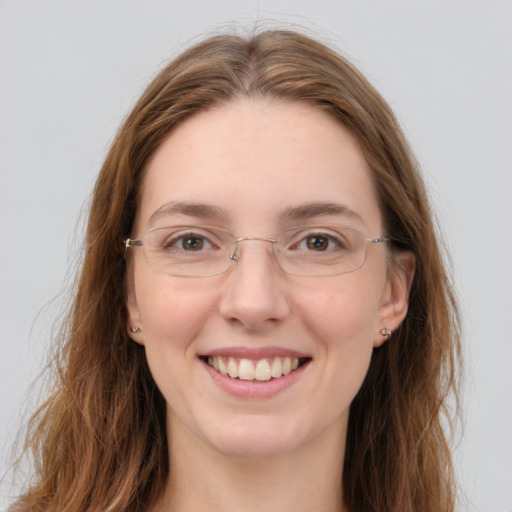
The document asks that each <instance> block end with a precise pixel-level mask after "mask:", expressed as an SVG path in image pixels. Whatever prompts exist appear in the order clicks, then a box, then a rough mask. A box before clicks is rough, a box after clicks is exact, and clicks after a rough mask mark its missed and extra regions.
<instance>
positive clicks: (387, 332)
mask: <svg viewBox="0 0 512 512" xmlns="http://www.w3.org/2000/svg"><path fill="white" fill-rule="evenodd" d="M379 332H380V333H381V334H382V336H385V337H386V340H389V338H391V331H390V330H389V329H386V328H385V327H384V329H381V330H380V331H379Z"/></svg>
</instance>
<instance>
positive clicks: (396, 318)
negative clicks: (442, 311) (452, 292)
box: [374, 252, 416, 347]
mask: <svg viewBox="0 0 512 512" xmlns="http://www.w3.org/2000/svg"><path fill="white" fill-rule="evenodd" d="M415 268H416V258H415V257H414V254H412V253H411V252H400V253H397V254H394V255H393V262H392V268H391V269H390V272H389V277H388V280H387V282H386V286H385V288H384V291H383V294H382V298H381V303H380V307H379V317H378V332H377V333H376V337H375V341H374V346H375V347H380V346H381V345H382V344H383V343H384V342H385V341H386V340H387V339H388V337H387V336H383V335H382V334H381V333H380V330H381V329H389V330H390V331H391V332H393V331H395V330H396V329H398V327H399V326H400V324H401V323H402V321H403V319H404V318H405V315H406V314H407V310H408V308H409V293H410V291H411V285H412V282H413V279H414V271H415Z"/></svg>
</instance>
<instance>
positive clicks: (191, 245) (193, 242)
mask: <svg viewBox="0 0 512 512" xmlns="http://www.w3.org/2000/svg"><path fill="white" fill-rule="evenodd" d="M181 246H182V248H183V250H184V251H200V250H201V249H203V247H204V238H200V237H197V236H195V237H188V238H183V240H182V242H181Z"/></svg>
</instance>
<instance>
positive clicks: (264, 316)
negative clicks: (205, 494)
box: [219, 238, 290, 331]
mask: <svg viewBox="0 0 512 512" xmlns="http://www.w3.org/2000/svg"><path fill="white" fill-rule="evenodd" d="M233 258H234V260H235V261H236V265H234V268H233V269H232V270H231V271H230V272H229V273H228V274H227V276H226V280H225V281H224V287H223V290H222V297H221V299H220V302H219V311H220V313H221V315H222V317H223V318H224V319H225V320H227V321H229V322H231V323H235V324H239V325H241V326H243V327H245V328H246V329H248V330H253V331H257V330H265V329H267V328H269V327H271V326H274V325H276V324H277V323H279V322H280V321H282V320H284V319H285V318H286V317H287V316H288V314H289V313H290V306H289V301H288V297H287V290H286V283H285V280H284V276H283V275H282V271H281V270H280V269H279V267H278V266H277V264H276V262H275V260H274V256H273V254H272V240H271V239H262V238H245V239H243V240H240V241H239V244H238V247H237V250H236V253H235V254H234V255H233Z"/></svg>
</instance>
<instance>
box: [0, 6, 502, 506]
mask: <svg viewBox="0 0 512 512" xmlns="http://www.w3.org/2000/svg"><path fill="white" fill-rule="evenodd" d="M273 23H274V24H278V25H281V26H282V25H283V24H285V25H288V24H292V25H293V26H295V27H297V26H298V27H305V28H307V29H308V30H312V31H313V32H314V33H316V34H318V35H319V36H320V37H321V38H323V39H324V40H325V41H327V42H328V43H329V42H330V43H332V44H334V45H336V46H337V47H338V48H339V49H341V51H343V52H344V53H345V54H346V55H348V56H349V57H350V58H351V60H352V61H353V62H354V63H355V64H356V65H357V66H359V67H360V68H361V69H362V70H363V71H364V72H365V73H366V75H367V76H368V77H369V78H370V80H371V81H372V82H373V83H374V84H375V85H376V86H377V88H378V89H379V90H380V91H381V92H382V93H383V95H384V96H385V97H386V98H387V99H388V100H389V101H390V103H391V105H392V106H393V108H394V109H395V111H396V112H397V115H398V117H399V119H400V120H401V122H402V124H403V127H404V129H405V132H406V134H407V135H408V137H409V140H410V142H411V144H412V146H413V148H414V150H415V152H416V154H417V156H418V159H419V160H420V162H421V164H422V166H423V168H424V171H425V177H426V180H427V182H428V184H429V186H430V188H431V194H432V199H433V201H434V204H435V207H436V210H437V213H438V216H439V219H440V223H441V228H442V231H443V233H444V235H445V238H446V241H447V246H448V247H449V251H450V253H451V256H452V261H453V273H454V278H455V281H456V285H457V289H458V293H459V295H460V298H461V308H462V314H463V319H464V334H465V335H464V346H465V354H466V365H467V369H468V377H467V379H466V384H465V394H464V410H465V414H466V420H465V425H464V431H463V432H464V433H463V436H462V441H461V442H460V444H459V445H458V448H457V450H456V452H455V458H456V463H457V467H458V475H459V478H460V481H461V484H462V489H463V491H464V493H465V495H466V498H465V499H464V500H463V501H462V502H461V504H460V510H466V511H478V512H510V511H512V436H511V433H512V377H511V375H512V371H511V365H512V348H511V347H512V328H511V325H510V318H511V317H512V272H511V255H512V241H511V240H512V236H511V235H512V233H511V229H510V223H511V220H512V207H511V199H510V196H511V193H512V172H511V171H512V169H511V167H512V140H511V138H512V2H511V1H509V0H487V1H484V0H480V1H465V0H456V1H455V0H453V1H450V0H445V1H440V0H437V1H436V0H433V1H420V0H418V1H416V0H412V1H411V0H409V1H391V0H390V1H366V0H363V1H361V0H360V1H349V0H338V1H328V0H317V1H316V2H313V1H311V0H304V1H291V0H290V1H285V0H274V1H263V0H262V1H250V0H247V1H234V0H232V1H227V0H226V1H216V2H214V1H206V0H203V1H199V0H194V1H187V2H173V1H167V2H165V1H154V0H153V1H145V2H142V1H109V0H106V1H101V2H100V1H97V0H96V1H95V0H92V1H41V0H39V1H32V2H30V1H23V0H22V1H19V0H17V1H15V0H11V1H6V0H3V1H2V0H0V411H1V412H0V450H1V452H0V453H1V461H0V473H3V472H4V471H5V470H6V468H7V467H8V463H7V458H8V456H9V453H10V450H9V446H10V445H11V443H12V441H13V440H14V437H15V433H16V431H17V429H18V427H19V425H20V423H22V422H23V421H24V419H23V418H24V417H25V416H24V414H25V413H24V410H25V409H26V408H27V406H29V405H30V404H31V403H33V402H34V397H35V396H36V395H37V392H38V390H39V387H40V386H39V384H36V385H35V386H33V387H29V386H30V384H31V382H32V381H33V380H34V379H35V377H36V376H37V375H38V373H39V372H40V370H41V368H42V366H43V363H44V361H45V357H46V356H45V354H47V352H48V344H49V341H50V338H51V332H52V329H53V328H54V326H55V325H56V324H55V322H56V321H57V323H58V316H59V314H60V313H61V312H62V310H63V307H64V305H65V303H66V298H67V292H66V289H67V286H68V285H69V283H70V281H71V277H70V276H72V269H73V265H74V263H75V261H76V257H77V254H78V249H79V245H80V243H81V237H82V232H83V220H84V219H83V205H84V203H85V202H86V201H87V199H88V197H89V195H90V192H91V188H92V185H93V182H94V178H95V175H96V173H97V171H98V169H99V167H100V165H101V162H102V159H103V157H104V155H105V152H106V149H107V146H108V144H109V142H110V141H111V140H112V137H113V135H114V132H115V130H116V128H117V126H118V125H119V123H120V121H121V120H122V118H123V116H124V115H126V113H127V111H128V109H129V108H130V106H131V105H132V103H133V101H134V99H135V98H136V97H137V96H138V94H139V93H140V92H141V91H142V89H143V87H144V85H145V84H146V83H147V82H148V79H149V78H150V77H151V76H152V75H153V74H154V73H155V70H156V69H157V68H158V67H161V65H162V64H163V63H164V62H166V61H167V60H168V59H169V58H170V57H172V56H174V55H176V53H178V52H179V51H181V50H182V49H183V48H184V47H186V46H187V45H188V44H190V43H191V42H193V41H195V40H196V39H197V36H198V35H200V34H202V35H204V34H205V33H211V32H215V31H218V30H223V29H225V28H229V27H232V26H240V25H241V26H245V27H249V28H253V27H255V26H268V25H269V24H270V25H272V24H273ZM56 319H57V320H56ZM12 492H14V489H13V487H12V485H11V484H10V483H9V480H6V481H5V482H4V485H3V487H2V488H1V490H0V496H1V498H0V508H2V506H5V505H6V504H7V502H8V501H9V499H10V497H9V494H10V493H12Z"/></svg>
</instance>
